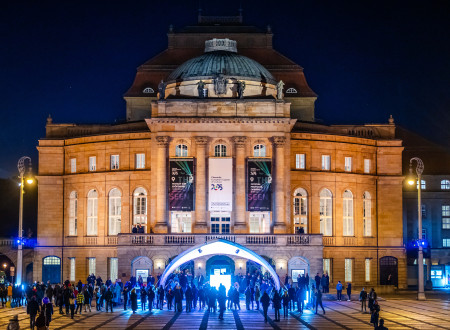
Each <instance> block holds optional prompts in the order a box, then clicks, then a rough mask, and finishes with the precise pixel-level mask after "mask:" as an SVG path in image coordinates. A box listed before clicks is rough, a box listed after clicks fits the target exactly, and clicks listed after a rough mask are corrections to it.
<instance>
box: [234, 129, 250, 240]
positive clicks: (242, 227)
mask: <svg viewBox="0 0 450 330" xmlns="http://www.w3.org/2000/svg"><path fill="white" fill-rule="evenodd" d="M233 142H234V145H235V146H236V175H235V178H236V179H235V180H236V190H235V194H234V197H235V203H234V205H236V208H235V222H234V232H235V233H245V232H246V231H247V225H246V223H245V198H246V197H245V196H246V194H245V145H246V142H247V137H245V136H235V137H233Z"/></svg>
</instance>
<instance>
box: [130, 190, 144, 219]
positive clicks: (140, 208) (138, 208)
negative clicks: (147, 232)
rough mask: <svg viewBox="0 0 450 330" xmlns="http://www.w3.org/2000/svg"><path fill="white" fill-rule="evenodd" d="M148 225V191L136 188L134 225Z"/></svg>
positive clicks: (134, 195)
mask: <svg viewBox="0 0 450 330" xmlns="http://www.w3.org/2000/svg"><path fill="white" fill-rule="evenodd" d="M139 223H140V224H141V225H143V226H145V225H147V191H146V190H145V189H144V188H142V187H139V188H136V190H135V191H134V194H133V225H137V224H139Z"/></svg>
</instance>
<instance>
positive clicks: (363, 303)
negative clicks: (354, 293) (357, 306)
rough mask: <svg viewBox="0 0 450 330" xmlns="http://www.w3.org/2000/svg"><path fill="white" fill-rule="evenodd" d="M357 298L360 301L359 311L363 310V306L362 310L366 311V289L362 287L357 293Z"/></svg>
mask: <svg viewBox="0 0 450 330" xmlns="http://www.w3.org/2000/svg"><path fill="white" fill-rule="evenodd" d="M359 300H360V301H361V312H362V311H363V308H364V312H366V313H367V304H366V301H367V291H365V290H364V288H362V290H361V292H360V294H359Z"/></svg>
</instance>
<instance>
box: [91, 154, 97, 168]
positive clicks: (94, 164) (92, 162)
mask: <svg viewBox="0 0 450 330" xmlns="http://www.w3.org/2000/svg"><path fill="white" fill-rule="evenodd" d="M96 170H97V157H95V156H91V157H89V171H90V172H93V171H96Z"/></svg>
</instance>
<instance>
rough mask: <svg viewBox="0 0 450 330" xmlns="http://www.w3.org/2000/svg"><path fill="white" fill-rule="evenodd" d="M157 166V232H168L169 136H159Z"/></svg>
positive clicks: (157, 138) (157, 140)
mask: <svg viewBox="0 0 450 330" xmlns="http://www.w3.org/2000/svg"><path fill="white" fill-rule="evenodd" d="M156 143H157V144H158V151H157V166H156V225H155V229H154V231H155V233H167V232H168V223H167V222H168V219H167V170H166V169H167V146H168V144H169V137H168V136H157V137H156Z"/></svg>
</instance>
